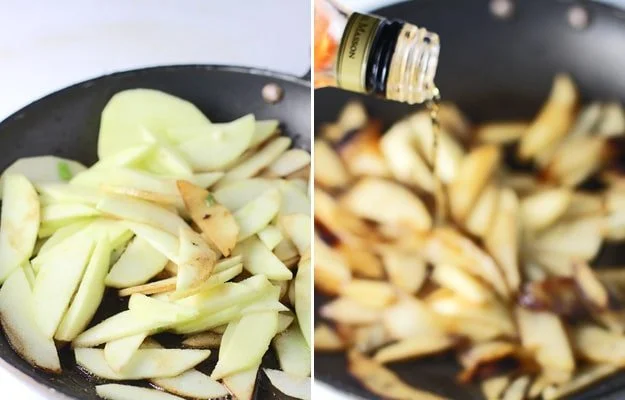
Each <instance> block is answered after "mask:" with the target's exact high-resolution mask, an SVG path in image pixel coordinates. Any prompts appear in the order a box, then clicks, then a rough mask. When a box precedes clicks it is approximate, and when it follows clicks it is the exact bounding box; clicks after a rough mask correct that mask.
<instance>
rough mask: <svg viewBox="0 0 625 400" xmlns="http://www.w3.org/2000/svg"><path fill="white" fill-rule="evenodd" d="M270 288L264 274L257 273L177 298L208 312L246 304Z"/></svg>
mask: <svg viewBox="0 0 625 400" xmlns="http://www.w3.org/2000/svg"><path fill="white" fill-rule="evenodd" d="M270 288H271V283H270V282H269V281H268V280H267V278H266V277H265V276H264V275H257V276H253V277H250V278H247V279H246V280H244V281H242V282H237V283H235V282H227V283H224V284H223V285H219V286H217V287H215V288H213V289H211V290H208V291H206V292H203V293H200V294H198V295H195V296H192V297H188V298H186V299H182V300H179V301H178V302H179V303H181V304H184V305H189V306H193V307H195V308H197V309H198V310H199V311H200V312H201V313H202V314H210V313H214V312H217V311H219V310H222V309H224V308H226V307H228V306H231V305H247V304H249V303H250V302H252V301H254V300H256V299H257V298H259V297H260V296H263V295H264V294H265V293H266V292H267V291H268V290H269V289H270Z"/></svg>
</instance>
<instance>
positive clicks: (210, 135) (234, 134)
mask: <svg viewBox="0 0 625 400" xmlns="http://www.w3.org/2000/svg"><path fill="white" fill-rule="evenodd" d="M190 129H191V130H193V131H194V132H193V138H191V139H189V140H187V141H185V142H183V143H180V145H178V149H179V150H180V152H181V153H182V154H183V155H184V156H185V158H186V159H187V160H189V162H190V163H191V166H192V167H193V169H194V170H198V171H215V170H219V169H221V168H224V167H226V166H228V165H229V164H231V163H232V162H233V161H235V160H236V159H237V158H239V156H241V154H243V152H244V151H245V150H246V149H247V148H248V146H249V145H250V142H251V140H252V136H253V135H254V130H255V119H254V115H253V114H248V115H245V116H243V117H241V118H239V119H236V120H234V121H232V122H230V123H221V124H212V125H202V126H200V127H198V129H197V130H195V129H194V128H193V127H192V128H190Z"/></svg>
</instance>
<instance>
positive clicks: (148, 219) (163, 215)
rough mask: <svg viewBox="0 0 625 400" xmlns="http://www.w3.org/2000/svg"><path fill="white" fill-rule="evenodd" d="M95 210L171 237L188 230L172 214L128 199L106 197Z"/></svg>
mask: <svg viewBox="0 0 625 400" xmlns="http://www.w3.org/2000/svg"><path fill="white" fill-rule="evenodd" d="M97 209H98V210H99V211H101V212H103V213H105V214H108V215H112V216H114V217H117V218H120V219H124V220H128V221H133V222H138V223H142V224H147V225H151V226H154V227H155V228H158V229H160V230H162V231H165V232H168V233H170V234H172V235H177V234H178V231H179V230H180V229H181V228H188V225H187V223H186V222H184V220H183V219H182V218H180V217H179V216H178V215H176V214H174V213H173V212H170V211H168V210H165V209H164V208H162V207H159V206H158V205H156V204H153V203H150V202H147V201H143V200H138V199H133V198H130V197H121V196H115V197H113V196H106V197H105V198H103V199H102V200H101V201H100V202H99V203H98V205H97Z"/></svg>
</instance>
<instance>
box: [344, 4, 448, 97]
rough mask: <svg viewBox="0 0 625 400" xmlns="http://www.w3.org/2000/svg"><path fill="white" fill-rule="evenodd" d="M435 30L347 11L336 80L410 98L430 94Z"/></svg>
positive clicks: (435, 57)
mask: <svg viewBox="0 0 625 400" xmlns="http://www.w3.org/2000/svg"><path fill="white" fill-rule="evenodd" d="M439 48H440V44H439V39H438V35H436V34H434V33H431V32H428V31H427V30H425V29H419V28H417V27H416V26H414V25H412V24H408V23H405V22H403V21H397V20H387V19H384V18H380V17H377V16H373V15H364V14H359V13H353V14H352V15H350V17H349V19H348V21H347V24H346V25H345V30H344V32H343V35H342V38H341V42H340V45H339V48H338V52H337V58H336V83H337V86H338V87H340V88H343V89H346V90H351V91H355V92H361V93H367V94H374V95H377V96H381V97H385V98H388V99H390V100H395V101H400V102H406V103H410V104H414V103H422V102H424V101H426V100H429V99H431V98H432V97H433V96H434V94H435V92H436V87H435V85H434V75H435V73H436V67H437V64H438V54H439Z"/></svg>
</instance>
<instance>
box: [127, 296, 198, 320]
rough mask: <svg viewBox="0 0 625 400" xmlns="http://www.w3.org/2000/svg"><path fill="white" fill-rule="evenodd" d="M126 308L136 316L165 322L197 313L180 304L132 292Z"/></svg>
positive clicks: (189, 316) (185, 318) (193, 315)
mask: <svg viewBox="0 0 625 400" xmlns="http://www.w3.org/2000/svg"><path fill="white" fill-rule="evenodd" d="M128 309H129V310H130V312H131V313H133V314H134V315H135V316H136V317H137V318H140V319H147V320H151V321H159V320H162V321H163V322H165V323H167V322H169V321H172V319H173V320H187V319H191V318H193V317H196V316H197V315H198V311H197V310H195V309H193V308H190V307H185V306H182V305H180V304H176V303H170V302H168V301H163V300H158V299H155V298H153V297H148V296H146V295H144V294H133V295H132V296H130V301H129V302H128Z"/></svg>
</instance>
